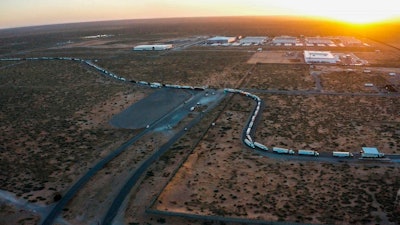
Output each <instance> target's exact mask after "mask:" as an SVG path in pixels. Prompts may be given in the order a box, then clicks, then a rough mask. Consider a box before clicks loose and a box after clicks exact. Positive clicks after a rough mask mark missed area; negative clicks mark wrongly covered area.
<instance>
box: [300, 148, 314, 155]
mask: <svg viewBox="0 0 400 225" xmlns="http://www.w3.org/2000/svg"><path fill="white" fill-rule="evenodd" d="M297 153H298V154H299V155H312V156H319V153H318V152H317V151H314V150H305V149H300V150H299V151H298V152H297Z"/></svg>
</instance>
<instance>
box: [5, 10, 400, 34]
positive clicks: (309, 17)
mask: <svg viewBox="0 0 400 225" xmlns="http://www.w3.org/2000/svg"><path fill="white" fill-rule="evenodd" d="M232 17H235V18H240V17H247V18H252V17H254V18H257V17H259V18H261V17H281V18H283V17H287V18H297V19H305V20H321V21H330V22H336V23H345V24H349V25H365V24H356V23H349V22H346V21H341V20H336V19H332V18H328V17H321V16H306V15H290V14H287V15H285V14H276V15H227V16H174V17H149V18H130V19H111V20H107V19H106V20H101V19H100V20H85V21H70V22H68V21H65V22H59V23H57V22H56V23H48V24H46V23H44V24H32V25H26V26H25V25H22V26H15V27H0V31H4V30H11V29H24V28H35V27H46V26H57V25H73V24H82V23H99V22H117V21H134V20H138V21H140V20H169V19H170V20H172V19H183V18H185V19H205V18H216V19H217V18H232ZM395 22H400V16H399V17H394V18H391V19H386V20H382V21H376V22H370V23H366V25H368V24H382V23H395Z"/></svg>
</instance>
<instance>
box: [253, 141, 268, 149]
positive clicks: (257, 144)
mask: <svg viewBox="0 0 400 225" xmlns="http://www.w3.org/2000/svg"><path fill="white" fill-rule="evenodd" d="M254 146H255V147H257V148H259V149H261V150H264V151H268V147H267V146H265V145H263V144H261V143H258V142H256V141H255V142H254Z"/></svg>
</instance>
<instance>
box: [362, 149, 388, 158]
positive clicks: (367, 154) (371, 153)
mask: <svg viewBox="0 0 400 225" xmlns="http://www.w3.org/2000/svg"><path fill="white" fill-rule="evenodd" d="M384 156H385V154H383V153H381V152H379V150H378V149H377V148H374V147H362V151H361V157H362V158H382V157H384Z"/></svg>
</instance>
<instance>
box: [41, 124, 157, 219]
mask: <svg viewBox="0 0 400 225" xmlns="http://www.w3.org/2000/svg"><path fill="white" fill-rule="evenodd" d="M149 131H150V129H146V130H144V131H142V132H140V133H139V134H138V135H136V136H135V137H133V138H132V139H130V140H129V141H127V142H125V143H124V144H122V145H121V146H120V147H118V148H117V149H116V150H115V151H113V152H112V153H110V154H109V155H108V156H106V157H105V158H104V159H102V160H101V161H100V162H99V163H97V164H96V165H95V166H94V167H92V168H91V169H89V171H88V172H87V173H86V174H85V175H84V176H83V177H81V178H80V179H79V180H78V181H77V182H76V183H75V184H74V185H73V186H72V187H71V188H70V189H69V190H68V191H67V193H66V194H65V195H64V196H63V197H62V198H61V200H60V201H59V202H57V204H56V205H55V206H54V208H53V209H52V210H51V211H50V213H49V214H48V215H47V216H46V217H45V218H44V220H43V222H42V223H41V224H42V225H51V224H53V222H54V220H55V219H56V217H57V216H58V215H59V214H60V212H61V210H62V209H63V208H64V207H65V205H66V204H67V203H68V202H69V201H70V200H71V199H72V198H73V197H74V196H75V194H76V193H77V192H78V191H79V190H80V189H81V188H82V187H83V186H84V185H85V184H86V183H87V182H88V181H89V180H90V179H91V178H92V177H93V176H94V175H95V174H96V173H97V172H98V171H100V170H101V169H103V167H104V166H105V165H106V164H107V163H109V162H110V161H111V160H113V159H114V158H115V157H117V156H118V155H119V154H121V153H122V152H123V151H124V150H126V149H127V148H128V147H129V146H131V145H132V144H133V143H135V142H136V141H137V140H139V139H140V138H141V137H143V136H144V135H145V134H147V133H148V132H149Z"/></svg>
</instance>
